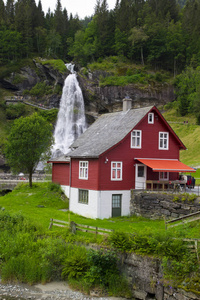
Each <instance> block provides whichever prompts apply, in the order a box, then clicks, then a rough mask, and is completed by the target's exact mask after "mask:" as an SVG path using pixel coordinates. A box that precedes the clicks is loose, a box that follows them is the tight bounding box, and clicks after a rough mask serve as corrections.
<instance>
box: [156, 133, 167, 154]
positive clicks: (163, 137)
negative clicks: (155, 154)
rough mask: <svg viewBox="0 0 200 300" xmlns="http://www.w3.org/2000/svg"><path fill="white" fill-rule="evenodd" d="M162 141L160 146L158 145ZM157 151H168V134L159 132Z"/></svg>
mask: <svg viewBox="0 0 200 300" xmlns="http://www.w3.org/2000/svg"><path fill="white" fill-rule="evenodd" d="M161 141H162V146H161V145H160V144H161ZM158 143H159V144H158V148H159V150H168V149H169V132H164V131H160V132H159V141H158Z"/></svg>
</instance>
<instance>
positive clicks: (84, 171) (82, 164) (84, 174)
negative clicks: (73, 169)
mask: <svg viewBox="0 0 200 300" xmlns="http://www.w3.org/2000/svg"><path fill="white" fill-rule="evenodd" d="M79 179H88V161H79Z"/></svg>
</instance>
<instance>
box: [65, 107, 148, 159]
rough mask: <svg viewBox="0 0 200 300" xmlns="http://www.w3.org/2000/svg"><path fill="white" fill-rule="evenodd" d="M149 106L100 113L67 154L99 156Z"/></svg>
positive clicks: (133, 125)
mask: <svg viewBox="0 0 200 300" xmlns="http://www.w3.org/2000/svg"><path fill="white" fill-rule="evenodd" d="M151 108H152V106H151V107H144V108H139V109H131V110H128V111H126V112H123V111H120V112H115V113H109V114H104V115H102V116H101V117H99V118H98V119H97V120H96V121H95V122H94V123H93V124H92V125H91V126H90V127H89V128H88V129H87V130H86V131H85V132H84V133H83V134H82V135H81V136H80V137H79V138H78V139H77V140H76V141H75V142H74V143H73V144H72V145H71V146H70V148H71V149H73V150H72V151H70V152H69V153H67V156H70V157H99V155H101V154H102V153H104V152H105V151H106V150H108V149H110V148H111V147H113V146H114V145H116V144H117V143H119V142H120V141H121V140H122V139H123V138H124V137H125V136H126V135H127V134H128V133H129V132H130V131H131V130H132V129H133V128H134V127H135V126H136V125H137V123H138V122H139V121H140V120H141V119H142V118H143V117H144V116H145V115H146V114H147V113H148V112H149V111H150V109H151Z"/></svg>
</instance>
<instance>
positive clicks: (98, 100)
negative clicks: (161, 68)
mask: <svg viewBox="0 0 200 300" xmlns="http://www.w3.org/2000/svg"><path fill="white" fill-rule="evenodd" d="M33 63H34V67H31V66H26V67H23V68H21V69H20V71H19V72H17V73H16V72H14V73H12V74H10V76H8V77H7V78H3V79H0V86H1V87H3V88H5V89H8V90H11V91H13V92H14V93H16V94H18V95H22V94H23V91H24V90H26V89H27V90H30V89H31V88H32V87H34V86H35V85H36V84H37V83H39V82H45V83H46V84H47V85H49V86H51V88H52V90H53V93H52V94H51V95H44V97H42V98H44V101H45V103H47V104H48V105H49V107H50V108H51V107H57V108H58V107H59V103H60V98H61V95H60V94H57V93H56V92H54V91H56V90H58V89H57V87H59V89H60V90H61V89H62V87H63V85H64V81H65V78H66V77H67V75H68V74H69V71H68V70H67V69H66V72H65V73H64V74H62V73H60V72H59V71H58V70H55V69H54V68H53V67H52V66H51V65H50V64H45V65H43V64H41V63H38V62H36V61H35V60H33ZM110 75H112V74H111V73H107V72H105V71H95V72H89V73H88V74H87V75H84V74H83V70H80V71H78V72H77V76H78V81H79V84H80V87H81V89H82V92H83V97H84V101H85V111H86V113H89V114H90V115H92V114H93V115H98V114H101V113H106V112H113V111H119V110H121V109H122V100H123V99H124V98H125V97H126V96H129V97H130V98H131V99H132V107H133V108H139V107H144V106H150V105H154V104H155V105H163V104H166V103H167V102H170V101H173V100H174V99H175V95H174V89H173V87H172V86H170V85H167V84H158V85H157V87H153V86H149V87H145V88H144V89H143V88H140V87H139V86H138V85H137V84H136V85H134V84H130V85H127V86H105V87H99V81H100V78H101V77H106V76H110ZM40 101H42V100H41V97H40Z"/></svg>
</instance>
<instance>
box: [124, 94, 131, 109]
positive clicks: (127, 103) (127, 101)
mask: <svg viewBox="0 0 200 300" xmlns="http://www.w3.org/2000/svg"><path fill="white" fill-rule="evenodd" d="M131 108H132V99H131V98H129V97H125V98H124V99H123V111H124V112H125V111H127V110H129V109H131Z"/></svg>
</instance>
